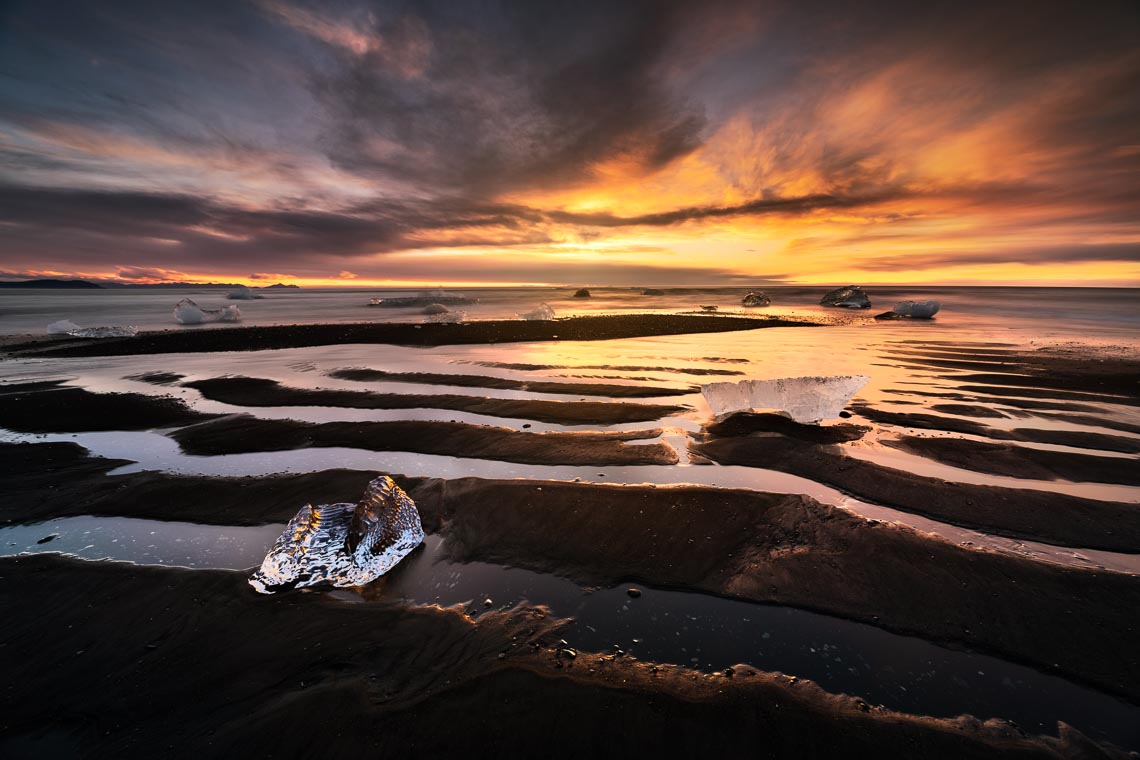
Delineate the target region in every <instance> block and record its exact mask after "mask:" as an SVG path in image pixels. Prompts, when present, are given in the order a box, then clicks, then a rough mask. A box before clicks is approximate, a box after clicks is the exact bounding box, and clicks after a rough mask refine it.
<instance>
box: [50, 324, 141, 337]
mask: <svg viewBox="0 0 1140 760" xmlns="http://www.w3.org/2000/svg"><path fill="white" fill-rule="evenodd" d="M47 332H48V335H67V336H70V337H72V338H133V337H134V336H136V335H138V334H139V328H137V327H135V326H134V325H107V326H103V327H80V326H79V325H77V324H75V323H74V322H72V321H71V320H70V319H61V320H60V321H58V322H52V323H51V324H50V325H48V326H47Z"/></svg>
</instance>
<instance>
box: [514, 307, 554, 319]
mask: <svg viewBox="0 0 1140 760" xmlns="http://www.w3.org/2000/svg"><path fill="white" fill-rule="evenodd" d="M518 316H519V319H525V320H528V321H530V322H549V321H550V320H552V319H554V309H553V308H552V307H551V306H550V304H546V303H542V304H539V305H538V306H537V307H536V308H534V309H532V310H531V311H524V312H520V313H519V315H518Z"/></svg>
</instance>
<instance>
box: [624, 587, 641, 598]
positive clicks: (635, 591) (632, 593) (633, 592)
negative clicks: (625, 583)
mask: <svg viewBox="0 0 1140 760" xmlns="http://www.w3.org/2000/svg"><path fill="white" fill-rule="evenodd" d="M625 593H627V594H629V595H630V596H632V597H633V598H634V599H636V598H637V597H639V596H641V589H639V588H628V589H626V591H625Z"/></svg>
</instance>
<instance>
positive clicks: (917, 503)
mask: <svg viewBox="0 0 1140 760" xmlns="http://www.w3.org/2000/svg"><path fill="white" fill-rule="evenodd" d="M929 440H934V439H929ZM955 442H956V443H957V442H958V441H955ZM693 451H694V452H695V453H697V454H701V455H703V456H706V457H708V458H709V459H712V460H713V461H715V462H719V463H720V464H734V465H743V466H746V467H762V468H765V469H770V470H778V471H780V472H788V473H792V474H793V475H800V476H803V477H807V478H811V479H812V480H816V481H818V482H820V483H826V484H828V485H831V486H833V487H835V488H838V489H840V490H841V491H844V492H846V493H849V494H851V495H853V496H855V497H857V498H860V499H864V500H866V501H871V502H874V503H878V504H884V505H886V506H891V507H895V508H897V509H901V510H904V511H907V512H914V513H915V514H920V515H926V516H928V517H933V518H935V519H937V520H941V521H943V522H949V523H952V524H954V525H961V526H964V527H969V528H978V529H981V530H985V531H988V532H990V533H995V534H997V535H1003V536H1012V537H1015V538H1028V539H1032V540H1041V541H1045V542H1046V543H1053V544H1059V545H1061V546H1075V547H1087V548H1091V549H1108V550H1111V551H1124V552H1136V551H1137V550H1138V547H1140V509H1138V508H1137V506H1136V505H1134V504H1124V503H1117V502H1109V501H1097V500H1093V499H1084V498H1080V497H1077V496H1070V495H1068V494H1063V493H1055V492H1050V491H1040V490H1031V489H1018V488H1002V487H998V486H986V485H974V484H970V483H955V482H949V481H946V480H942V479H940V478H932V477H925V476H922V475H918V474H915V473H912V472H904V471H902V470H897V469H894V468H890V467H884V466H882V465H878V464H875V463H873V462H867V461H864V460H861V459H856V458H854V457H850V456H847V455H846V454H845V453H843V451H842V450H841V449H839V448H837V447H832V446H813V445H810V444H805V443H803V442H801V441H796V440H795V439H794V438H789V437H785V436H770V437H755V436H742V437H741V436H738V437H720V438H715V437H714V438H710V439H708V440H706V441H704V442H703V443H699V444H697V445H696V446H694V447H693Z"/></svg>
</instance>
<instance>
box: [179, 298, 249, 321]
mask: <svg viewBox="0 0 1140 760" xmlns="http://www.w3.org/2000/svg"><path fill="white" fill-rule="evenodd" d="M174 319H175V321H177V322H178V324H180V325H200V324H203V323H205V322H237V321H239V320H241V309H239V308H238V307H237V306H223V307H222V308H220V309H203V308H202V307H201V306H199V305H198V304H196V303H194V302H193V301H191V300H190V299H189V298H183V299H182V300H181V301H179V302H178V303H177V304H176V305H175V307H174Z"/></svg>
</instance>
